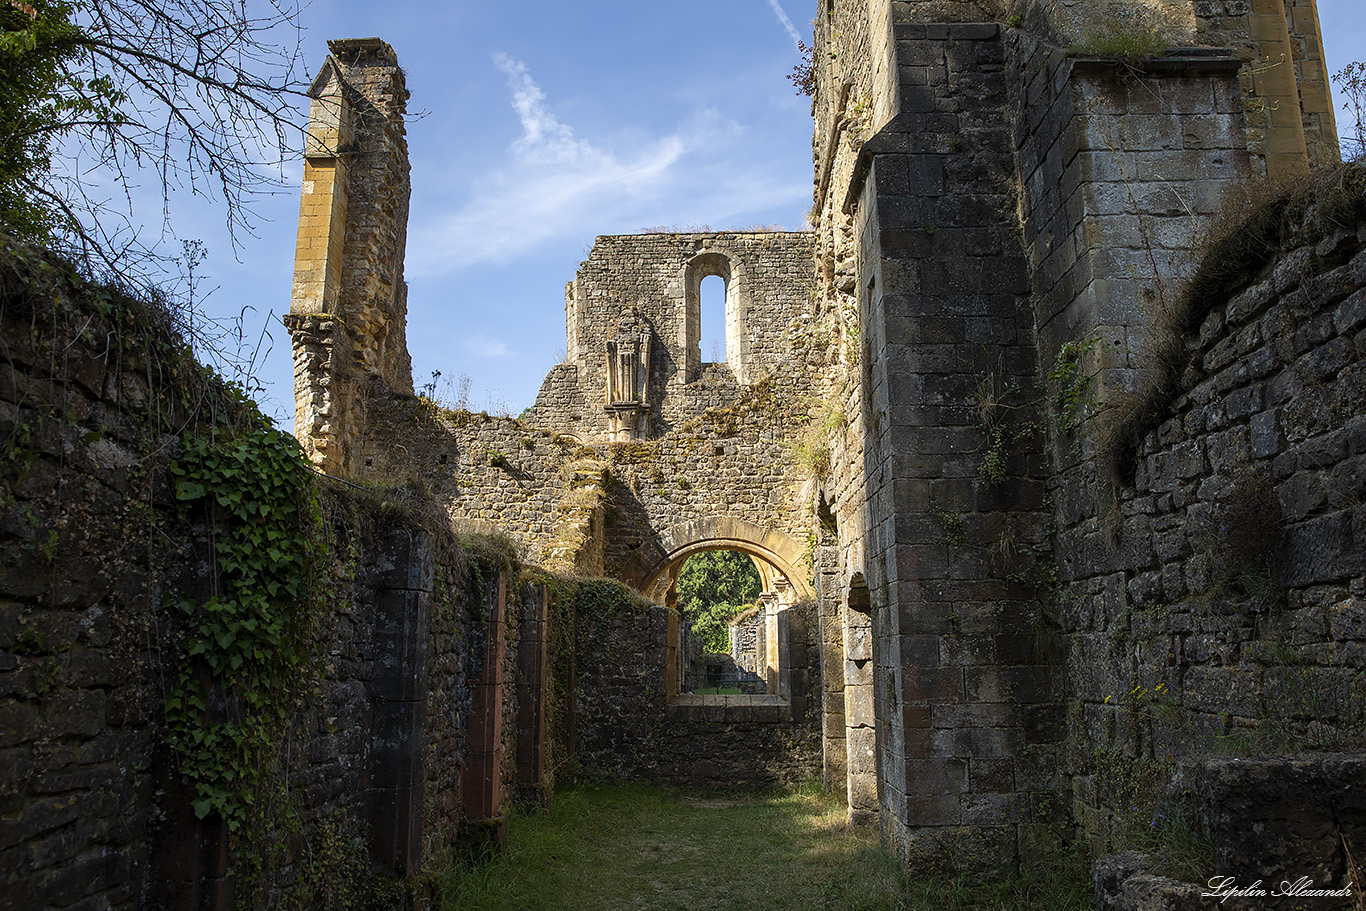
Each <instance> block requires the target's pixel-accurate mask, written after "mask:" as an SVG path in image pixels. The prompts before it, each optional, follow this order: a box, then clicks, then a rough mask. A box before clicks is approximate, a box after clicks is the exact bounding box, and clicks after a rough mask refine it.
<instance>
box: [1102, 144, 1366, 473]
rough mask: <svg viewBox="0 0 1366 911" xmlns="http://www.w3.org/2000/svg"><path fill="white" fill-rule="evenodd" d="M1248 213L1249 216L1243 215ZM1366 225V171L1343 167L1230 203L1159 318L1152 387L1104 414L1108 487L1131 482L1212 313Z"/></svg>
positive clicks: (1258, 189) (1253, 191)
mask: <svg viewBox="0 0 1366 911" xmlns="http://www.w3.org/2000/svg"><path fill="white" fill-rule="evenodd" d="M1248 211H1251V213H1252V214H1251V215H1245V214H1244V213H1247V212H1248ZM1363 218H1366V165H1362V164H1350V165H1344V166H1343V167H1341V168H1338V169H1337V170H1334V171H1332V172H1330V173H1328V174H1325V175H1322V176H1320V177H1318V178H1316V179H1312V180H1311V179H1309V178H1303V179H1298V180H1292V181H1285V182H1280V183H1271V184H1267V183H1262V184H1255V183H1254V184H1249V185H1248V186H1247V188H1246V189H1245V190H1244V191H1243V192H1242V193H1238V194H1234V195H1233V196H1232V197H1231V198H1230V199H1228V200H1227V201H1226V202H1225V206H1224V214H1223V215H1221V216H1220V217H1218V218H1216V219H1215V221H1214V228H1213V229H1212V230H1211V231H1210V233H1209V235H1208V236H1207V237H1206V239H1205V241H1204V244H1203V246H1204V247H1205V250H1206V253H1205V255H1204V257H1203V258H1202V259H1201V261H1200V265H1199V267H1198V268H1197V269H1196V272H1195V275H1194V276H1193V277H1192V278H1191V280H1190V281H1189V282H1188V283H1187V284H1186V287H1185V289H1184V290H1183V292H1182V294H1181V295H1180V296H1179V297H1178V298H1177V299H1176V300H1175V301H1174V302H1172V303H1171V304H1169V305H1168V306H1167V307H1166V308H1165V309H1164V310H1162V311H1161V312H1159V313H1158V315H1157V318H1156V325H1155V326H1154V327H1153V334H1152V342H1151V348H1150V353H1149V357H1150V362H1151V363H1150V367H1151V375H1150V377H1149V379H1148V381H1147V382H1146V383H1145V384H1144V385H1143V386H1142V387H1140V388H1139V389H1138V390H1136V391H1135V392H1133V393H1132V394H1130V395H1129V396H1127V397H1124V398H1122V399H1120V400H1119V401H1117V402H1116V403H1115V404H1114V407H1111V408H1109V409H1107V411H1106V412H1105V413H1104V415H1102V417H1101V422H1100V428H1101V429H1100V432H1101V441H1102V452H1103V458H1104V462H1105V467H1106V470H1107V473H1108V475H1109V478H1110V481H1111V483H1113V484H1114V485H1115V486H1116V487H1120V486H1124V485H1125V484H1127V483H1129V482H1130V481H1131V480H1132V477H1133V472H1134V467H1135V464H1136V459H1137V456H1138V450H1139V447H1140V446H1141V445H1142V443H1143V438H1144V437H1145V436H1147V434H1148V433H1149V432H1150V431H1152V430H1153V429H1155V428H1156V427H1157V426H1158V425H1159V424H1160V423H1161V422H1162V421H1163V420H1164V419H1165V418H1166V417H1167V416H1168V411H1169V409H1170V406H1171V403H1172V402H1173V401H1174V400H1175V399H1176V398H1177V397H1178V396H1179V395H1180V394H1181V393H1182V392H1183V391H1184V389H1185V386H1186V383H1185V381H1184V377H1185V374H1186V371H1187V369H1188V368H1189V367H1190V365H1191V354H1192V346H1193V343H1194V336H1195V335H1196V333H1197V332H1199V329H1200V325H1201V324H1202V323H1203V322H1204V321H1205V318H1206V317H1207V316H1209V314H1210V313H1212V312H1213V311H1214V310H1216V309H1217V308H1219V307H1222V306H1224V304H1226V303H1227V302H1228V301H1229V299H1230V298H1232V297H1233V296H1234V295H1235V294H1237V293H1238V292H1240V291H1242V290H1243V289H1244V288H1246V287H1247V286H1248V285H1250V284H1252V283H1253V282H1254V281H1256V280H1257V279H1258V278H1259V277H1260V276H1261V274H1262V273H1263V272H1264V271H1265V270H1266V269H1267V268H1268V267H1269V266H1271V265H1272V264H1273V263H1274V262H1275V261H1276V260H1277V258H1278V257H1280V256H1281V255H1282V254H1284V253H1286V252H1289V251H1290V250H1292V249H1294V248H1296V247H1299V246H1304V245H1306V244H1312V243H1315V242H1317V241H1318V240H1321V239H1322V238H1324V237H1327V236H1328V235H1329V234H1331V233H1333V232H1334V231H1337V230H1339V229H1341V228H1345V227H1353V226H1355V225H1356V224H1357V223H1358V222H1359V221H1360V220H1361V219H1363Z"/></svg>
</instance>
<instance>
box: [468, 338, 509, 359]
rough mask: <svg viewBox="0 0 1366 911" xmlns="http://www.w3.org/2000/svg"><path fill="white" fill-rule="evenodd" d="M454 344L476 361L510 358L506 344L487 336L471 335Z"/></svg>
mask: <svg viewBox="0 0 1366 911" xmlns="http://www.w3.org/2000/svg"><path fill="white" fill-rule="evenodd" d="M456 344H457V346H458V347H459V348H460V350H461V351H463V352H464V353H465V354H466V355H467V356H469V357H472V358H475V359H476V360H481V361H493V360H498V359H500V358H505V357H511V356H512V349H511V348H509V347H508V346H507V342H505V341H503V340H502V339H498V338H489V337H488V336H487V335H471V336H469V337H468V338H464V339H461V340H460V341H459V342H457V343H456Z"/></svg>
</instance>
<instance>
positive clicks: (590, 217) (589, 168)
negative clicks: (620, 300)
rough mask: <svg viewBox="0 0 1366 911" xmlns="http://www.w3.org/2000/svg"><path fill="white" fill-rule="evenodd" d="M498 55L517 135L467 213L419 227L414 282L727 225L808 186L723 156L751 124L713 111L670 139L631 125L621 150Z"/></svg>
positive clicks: (521, 67) (411, 260)
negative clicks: (553, 250) (621, 233)
mask: <svg viewBox="0 0 1366 911" xmlns="http://www.w3.org/2000/svg"><path fill="white" fill-rule="evenodd" d="M493 61H494V65H495V66H496V67H497V68H498V69H499V70H500V71H501V72H502V73H503V74H504V76H505V77H506V79H507V87H508V92H509V95H510V102H511V106H512V108H513V110H514V111H515V112H516V113H517V117H518V119H519V121H520V123H521V135H520V136H518V137H517V138H516V139H515V140H513V141H512V142H511V143H510V144H509V145H508V147H507V148H508V156H507V158H506V160H505V161H504V163H503V164H502V165H501V166H500V167H499V168H498V169H496V170H494V171H493V172H491V173H487V174H484V175H474V176H472V177H471V178H470V179H469V184H470V185H472V186H475V187H478V189H477V190H475V192H474V194H473V196H472V197H471V198H470V199H469V200H468V202H466V203H465V204H464V206H463V207H461V208H460V209H459V211H457V212H455V213H454V214H450V215H446V216H440V217H437V218H434V219H432V220H430V221H428V222H427V223H426V224H421V225H414V226H413V228H412V229H411V231H410V233H409V243H408V257H407V263H406V266H407V271H408V273H409V275H410V276H412V277H423V276H437V275H444V274H448V273H450V272H453V271H456V270H458V269H461V268H463V267H466V266H470V265H473V264H475V263H507V262H510V261H513V260H515V259H517V258H518V257H520V256H521V255H523V254H525V253H526V252H528V251H530V250H532V249H533V248H535V247H537V246H539V245H540V244H542V243H544V242H546V241H549V240H552V239H561V238H565V237H581V236H583V235H584V234H585V233H587V232H590V231H593V232H596V231H601V230H605V229H608V228H609V227H610V226H613V225H617V226H623V228H622V229H624V230H637V229H638V228H639V227H641V226H644V225H651V224H659V223H661V222H668V223H675V222H677V223H683V222H684V221H685V220H687V219H689V218H692V219H694V220H697V219H701V220H702V221H707V222H708V223H711V224H723V223H725V220H726V219H728V218H732V217H743V215H744V213H746V212H749V211H755V210H759V209H762V208H764V207H767V206H770V205H773V204H774V203H775V202H778V203H781V202H784V201H786V200H798V201H799V200H801V198H802V196H803V195H804V194H805V193H806V192H808V191H807V189H806V187H805V186H803V185H796V184H793V185H787V184H783V185H778V184H777V183H776V182H775V181H774V180H773V178H772V176H771V175H769V174H766V173H763V172H759V173H755V172H754V169H753V167H752V166H749V167H745V168H743V169H738V170H737V169H735V168H734V167H733V165H731V164H730V163H729V162H728V161H727V159H728V158H729V157H730V153H731V152H732V151H733V150H735V148H736V147H737V146H738V145H740V144H742V143H743V142H744V141H745V133H744V130H743V129H742V128H741V127H740V126H738V125H737V124H734V123H731V122H728V121H726V120H724V119H723V118H721V116H720V115H719V114H718V113H717V112H716V111H715V110H714V109H711V108H702V109H699V110H697V111H695V112H694V114H693V115H692V116H691V117H690V118H688V120H687V121H686V122H684V123H682V124H680V125H679V126H678V127H677V128H676V129H675V130H673V131H672V132H669V133H668V134H666V135H663V136H648V135H646V136H641V135H640V134H639V133H627V132H623V134H622V135H623V136H624V137H625V138H619V139H618V140H617V143H618V145H619V146H620V148H618V149H609V148H606V147H604V145H603V144H602V143H598V142H594V141H590V140H588V139H585V138H581V137H579V136H577V135H576V134H575V131H574V129H573V128H572V127H571V126H569V125H568V124H566V123H562V122H561V121H560V120H559V119H558V118H557V117H556V116H555V114H554V113H553V112H552V111H551V110H550V109H549V107H548V106H547V103H546V101H547V99H546V94H545V92H544V91H543V90H542V89H541V87H540V86H539V85H538V84H537V83H536V82H535V80H534V79H533V78H532V77H531V74H530V72H529V70H528V69H527V66H526V64H525V63H523V62H521V61H519V60H515V59H513V58H511V57H508V56H507V55H505V54H497V55H495V56H494V58H493ZM761 164H762V163H761ZM690 212H697V214H696V215H690V214H689V213H690ZM661 213H668V214H665V215H663V217H661Z"/></svg>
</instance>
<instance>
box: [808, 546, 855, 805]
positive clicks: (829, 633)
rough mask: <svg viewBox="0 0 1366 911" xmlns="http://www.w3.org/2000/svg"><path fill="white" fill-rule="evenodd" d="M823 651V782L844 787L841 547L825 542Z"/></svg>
mask: <svg viewBox="0 0 1366 911" xmlns="http://www.w3.org/2000/svg"><path fill="white" fill-rule="evenodd" d="M816 560H817V566H818V573H817V577H816V584H817V587H818V590H817V598H818V602H817V604H818V617H819V624H820V649H821V652H820V655H821V737H822V743H823V748H822V750H821V755H822V767H821V783H822V784H823V785H824V786H825V789H826V790H827V791H833V790H835V789H836V788H841V789H842V788H844V787H846V785H847V778H848V760H847V757H846V754H845V736H846V734H845V720H844V632H843V629H844V624H843V622H842V620H841V615H842V613H843V612H842V611H841V609H840V591H839V577H838V575H837V572H836V570H837V564H838V548H837V547H835V546H834V545H825V546H822V547H821V548H820V549H819V550H818V551H817V555H816Z"/></svg>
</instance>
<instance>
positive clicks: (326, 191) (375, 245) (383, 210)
mask: <svg viewBox="0 0 1366 911" xmlns="http://www.w3.org/2000/svg"><path fill="white" fill-rule="evenodd" d="M328 48H329V49H330V50H331V52H332V53H331V54H330V55H329V56H328V58H327V60H326V62H324V64H323V66H322V69H321V70H319V72H318V75H317V77H316V78H315V79H314V81H313V84H312V86H311V87H310V88H309V94H310V96H311V97H312V99H313V102H312V106H311V108H310V111H309V123H308V135H307V139H306V141H305V147H304V180H303V192H302V197H301V202H300V207H299V232H298V241H297V246H296V251H295V263H294V287H293V296H292V299H291V302H290V313H289V315H288V316H287V317H286V318H285V325H286V326H288V328H289V330H290V335H291V338H292V340H293V345H294V398H295V422H294V427H295V430H294V432H295V436H297V437H298V438H299V442H300V443H301V444H302V445H303V447H304V450H305V452H306V453H307V454H308V457H309V459H310V460H311V461H312V462H313V463H314V464H315V465H317V466H318V467H319V468H320V469H322V470H323V471H325V472H328V473H330V474H335V475H351V474H354V473H355V468H356V465H355V450H356V448H357V444H358V442H359V439H360V437H361V435H362V434H363V433H364V423H365V418H364V403H363V401H362V396H361V390H362V383H363V381H364V379H365V377H366V376H367V375H369V376H376V377H379V378H380V379H381V380H382V381H383V382H384V383H385V384H386V385H388V386H389V387H390V388H391V389H394V390H397V391H400V392H409V393H411V392H412V388H413V383H412V367H411V363H410V361H409V359H408V350H407V343H406V340H405V332H406V328H405V327H406V322H407V309H408V304H407V293H408V292H407V285H406V284H404V282H403V254H404V248H405V246H406V238H407V222H408V196H409V183H408V147H407V141H406V139H405V137H404V126H403V116H404V111H405V108H406V105H407V99H408V91H407V89H406V87H405V86H404V80H403V72H402V70H400V69H399V66H398V57H397V55H395V53H394V50H393V48H391V47H390V46H389V45H387V44H385V43H384V42H383V41H380V40H379V39H378V38H358V39H347V40H343V41H331V42H328Z"/></svg>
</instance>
